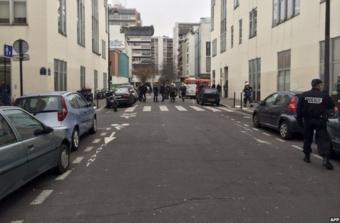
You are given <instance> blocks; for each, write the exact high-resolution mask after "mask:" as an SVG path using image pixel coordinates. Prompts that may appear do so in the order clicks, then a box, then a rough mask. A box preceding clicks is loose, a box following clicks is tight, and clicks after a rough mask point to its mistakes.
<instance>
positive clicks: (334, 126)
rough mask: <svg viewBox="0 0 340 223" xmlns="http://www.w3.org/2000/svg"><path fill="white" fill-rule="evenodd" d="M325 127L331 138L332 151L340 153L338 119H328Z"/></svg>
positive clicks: (339, 122)
mask: <svg viewBox="0 0 340 223" xmlns="http://www.w3.org/2000/svg"><path fill="white" fill-rule="evenodd" d="M327 129H328V133H329V135H330V137H331V139H332V150H333V153H337V154H340V120H339V119H338V118H332V119H329V122H328V126H327Z"/></svg>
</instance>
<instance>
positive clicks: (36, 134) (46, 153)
mask: <svg viewBox="0 0 340 223" xmlns="http://www.w3.org/2000/svg"><path fill="white" fill-rule="evenodd" d="M69 165H70V143H69V141H68V139H67V132H66V129H65V128H57V129H53V128H51V127H47V126H46V125H44V124H43V123H41V122H40V121H39V120H37V119H36V118H35V117H33V116H32V115H30V114H29V113H28V112H26V111H24V110H22V109H20V108H18V107H0V199H2V198H4V197H5V196H6V195H8V194H10V193H12V192H13V191H15V190H17V189H18V188H19V187H21V186H23V185H24V184H26V183H27V182H29V181H30V180H32V179H34V178H35V177H37V176H39V175H41V174H42V173H44V172H46V171H47V170H50V169H53V168H54V169H55V170H56V172H57V173H59V174H62V173H64V172H65V171H66V170H67V169H68V168H69Z"/></svg>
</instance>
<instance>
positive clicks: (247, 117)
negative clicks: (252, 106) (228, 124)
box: [243, 116, 251, 119]
mask: <svg viewBox="0 0 340 223" xmlns="http://www.w3.org/2000/svg"><path fill="white" fill-rule="evenodd" d="M243 118H244V119H251V117H249V116H243Z"/></svg>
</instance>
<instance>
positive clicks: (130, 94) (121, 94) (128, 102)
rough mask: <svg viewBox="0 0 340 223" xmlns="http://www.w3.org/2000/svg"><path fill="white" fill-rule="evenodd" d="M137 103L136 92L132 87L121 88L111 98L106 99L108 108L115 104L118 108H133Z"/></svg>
mask: <svg viewBox="0 0 340 223" xmlns="http://www.w3.org/2000/svg"><path fill="white" fill-rule="evenodd" d="M136 101H137V99H136V97H135V95H134V90H133V89H132V88H131V87H119V88H117V89H116V90H115V92H114V93H113V95H112V96H111V97H108V98H107V99H106V106H107V107H108V108H111V107H113V103H117V104H118V106H132V105H133V104H135V103H136Z"/></svg>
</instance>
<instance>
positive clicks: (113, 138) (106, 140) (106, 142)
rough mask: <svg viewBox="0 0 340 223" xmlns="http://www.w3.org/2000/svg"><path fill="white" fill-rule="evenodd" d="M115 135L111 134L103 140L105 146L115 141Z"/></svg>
mask: <svg viewBox="0 0 340 223" xmlns="http://www.w3.org/2000/svg"><path fill="white" fill-rule="evenodd" d="M115 135H116V133H115V132H113V133H112V134H111V135H110V136H109V137H106V138H105V139H104V140H105V145H106V144H109V143H110V142H112V141H113V140H116V139H117V138H116V137H115Z"/></svg>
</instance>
